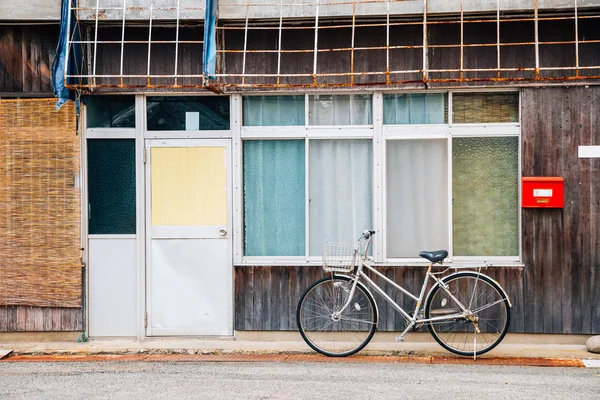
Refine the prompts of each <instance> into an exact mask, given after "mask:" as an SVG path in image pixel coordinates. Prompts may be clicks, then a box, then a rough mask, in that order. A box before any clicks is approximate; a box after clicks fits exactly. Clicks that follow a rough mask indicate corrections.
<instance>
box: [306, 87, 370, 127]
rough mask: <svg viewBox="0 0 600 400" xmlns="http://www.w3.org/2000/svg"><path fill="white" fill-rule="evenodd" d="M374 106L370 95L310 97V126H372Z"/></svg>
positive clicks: (320, 95)
mask: <svg viewBox="0 0 600 400" xmlns="http://www.w3.org/2000/svg"><path fill="white" fill-rule="evenodd" d="M372 104H373V102H372V96H371V95H370V94H353V95H329V94H326V95H324V94H318V95H313V96H310V97H309V113H308V120H309V124H310V125H371V124H372Z"/></svg>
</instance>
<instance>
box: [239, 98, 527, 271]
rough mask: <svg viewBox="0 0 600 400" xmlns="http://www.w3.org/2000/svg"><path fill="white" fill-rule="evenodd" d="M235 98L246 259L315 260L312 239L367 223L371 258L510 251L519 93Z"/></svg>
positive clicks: (514, 242)
mask: <svg viewBox="0 0 600 400" xmlns="http://www.w3.org/2000/svg"><path fill="white" fill-rule="evenodd" d="M267 97H268V98H267ZM303 99H305V100H306V102H307V104H308V117H309V120H308V123H307V124H303V120H302V116H303V115H304V110H305V109H304V101H303ZM515 99H516V100H515ZM377 102H379V103H377ZM373 104H375V105H377V107H374V105H373ZM243 106H244V126H247V127H252V128H251V129H247V130H246V128H242V132H241V136H242V137H241V138H242V143H243V146H242V149H243V163H242V164H243V177H242V179H243V205H242V206H243V207H242V208H243V212H242V214H243V215H242V219H243V224H244V230H243V237H244V243H243V256H245V257H250V258H246V259H245V260H246V261H248V262H265V261H268V260H272V261H273V260H283V259H284V258H285V257H291V258H293V260H297V259H308V260H314V259H315V258H316V257H319V256H320V254H321V245H322V243H324V242H328V241H330V242H347V243H353V242H355V241H356V236H357V235H358V234H359V233H360V232H361V231H363V230H364V229H367V228H376V229H377V230H378V235H377V236H376V237H375V240H376V241H380V242H379V243H375V248H374V250H377V253H376V261H379V262H401V261H399V260H419V256H418V254H419V252H420V251H422V250H437V249H448V250H449V253H450V257H451V258H452V260H453V261H461V260H468V259H470V258H479V259H482V258H485V259H486V260H489V259H501V260H502V261H503V262H515V261H518V260H519V256H520V231H519V229H520V220H519V218H520V211H519V190H518V188H519V178H520V168H519V164H520V159H519V151H520V150H519V149H520V141H519V138H520V132H519V131H520V127H519V124H518V120H519V94H518V93H503V92H494V93H462V92H460V93H398V94H384V95H377V97H374V96H371V95H306V96H249V97H247V98H246V97H245V98H244V102H243ZM373 109H378V110H380V112H382V114H383V115H382V116H383V119H381V116H379V117H378V118H377V119H375V118H374V116H373V115H372V113H373ZM449 116H452V117H454V118H455V119H454V120H453V119H452V118H449ZM373 121H380V122H378V123H379V124H381V125H380V126H379V127H374V126H373ZM450 122H452V124H450ZM376 123H377V122H376ZM261 126H285V127H286V128H285V129H284V130H281V132H283V133H282V134H281V135H279V130H278V129H265V130H264V131H262V130H261V129H260V127H261ZM375 128H377V129H375ZM376 143H382V146H381V147H379V148H375V147H374V146H375V144H376ZM376 204H377V206H375V205H376ZM376 224H378V225H376ZM374 254H375V251H374ZM252 257H258V259H254V258H252Z"/></svg>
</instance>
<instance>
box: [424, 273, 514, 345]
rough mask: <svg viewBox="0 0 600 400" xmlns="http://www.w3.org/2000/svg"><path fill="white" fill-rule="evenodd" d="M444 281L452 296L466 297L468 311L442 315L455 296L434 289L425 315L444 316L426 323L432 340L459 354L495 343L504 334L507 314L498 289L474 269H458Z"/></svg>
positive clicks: (506, 307)
mask: <svg viewBox="0 0 600 400" xmlns="http://www.w3.org/2000/svg"><path fill="white" fill-rule="evenodd" d="M445 282H446V284H447V285H448V290H449V291H450V293H452V295H453V296H454V297H455V299H456V300H458V301H460V302H462V301H464V299H468V302H465V303H464V304H466V305H467V306H468V310H470V311H469V312H468V313H467V314H466V315H464V316H457V315H456V314H454V315H452V314H450V315H444V314H445V313H448V311H451V309H452V307H453V305H452V304H454V303H455V302H456V300H453V299H452V298H451V297H450V296H448V294H447V293H446V291H445V290H443V289H441V288H437V289H436V290H434V291H433V292H432V294H431V295H430V298H429V299H428V303H427V315H426V318H430V317H432V316H436V317H446V319H443V320H441V321H439V320H438V321H432V322H430V323H429V328H430V332H431V334H432V335H433V336H434V338H435V339H436V341H438V343H440V344H441V345H442V346H443V347H445V348H446V349H448V350H450V351H452V352H455V353H457V354H461V355H471V356H473V355H478V354H483V353H485V352H486V351H489V350H490V349H492V348H493V347H495V346H496V345H497V344H498V343H499V342H500V340H502V338H503V337H504V334H505V333H506V330H507V329H508V324H509V318H510V313H509V312H510V309H509V307H508V305H507V301H506V297H505V296H504V294H503V293H502V291H501V290H499V289H498V288H497V286H495V283H493V282H492V281H491V280H490V279H489V278H487V277H485V275H483V274H479V273H474V272H464V273H458V274H456V275H455V276H453V277H452V278H451V279H449V280H447V281H445ZM477 329H479V332H477Z"/></svg>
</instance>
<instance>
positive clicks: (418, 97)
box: [383, 93, 448, 125]
mask: <svg viewBox="0 0 600 400" xmlns="http://www.w3.org/2000/svg"><path fill="white" fill-rule="evenodd" d="M447 97H448V95H447V94H445V93H419V94H386V95H384V96H383V123H384V124H386V125H389V124H445V123H447V122H448V103H447Z"/></svg>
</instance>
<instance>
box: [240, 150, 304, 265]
mask: <svg viewBox="0 0 600 400" xmlns="http://www.w3.org/2000/svg"><path fill="white" fill-rule="evenodd" d="M243 164H244V254H245V255H246V256H301V255H304V253H305V239H304V237H305V235H304V219H305V218H304V215H305V206H304V200H305V196H304V193H305V190H304V186H305V185H304V180H305V172H304V140H257V141H245V142H244V163H243Z"/></svg>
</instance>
